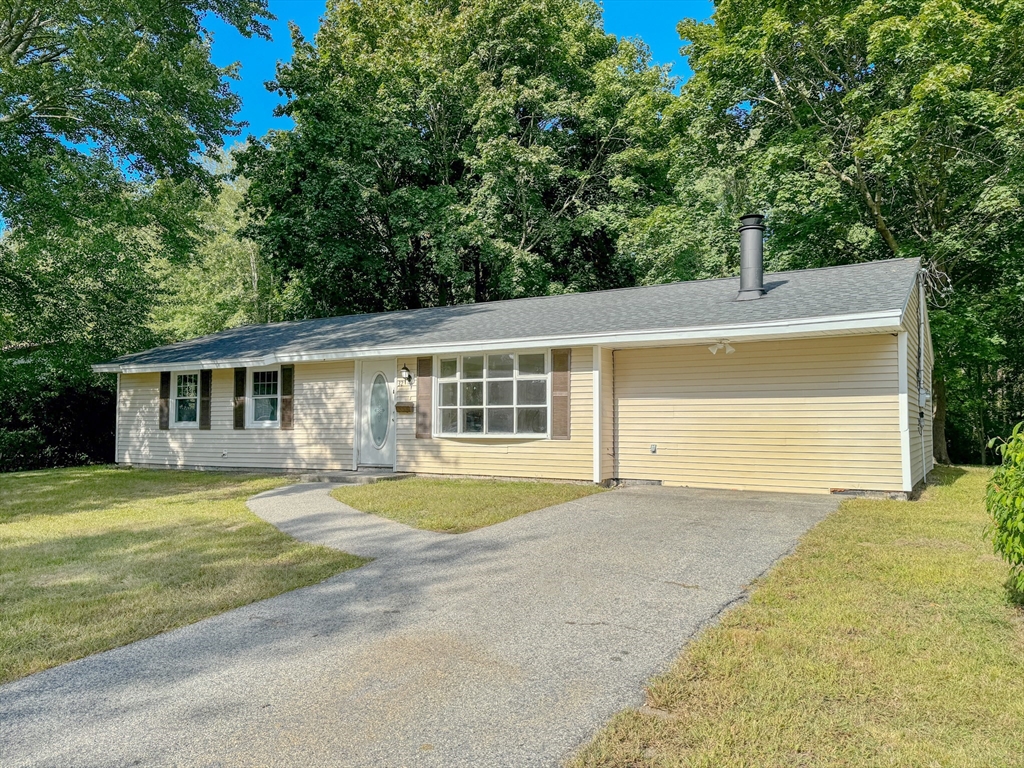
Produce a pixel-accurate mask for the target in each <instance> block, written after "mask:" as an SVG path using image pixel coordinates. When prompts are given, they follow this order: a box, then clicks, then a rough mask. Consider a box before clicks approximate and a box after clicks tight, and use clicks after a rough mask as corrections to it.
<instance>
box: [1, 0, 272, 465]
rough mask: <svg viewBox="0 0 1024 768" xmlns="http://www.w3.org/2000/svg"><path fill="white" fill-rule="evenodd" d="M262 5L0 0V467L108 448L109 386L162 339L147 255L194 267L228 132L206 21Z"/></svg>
mask: <svg viewBox="0 0 1024 768" xmlns="http://www.w3.org/2000/svg"><path fill="white" fill-rule="evenodd" d="M211 17H220V18H221V19H223V20H224V21H226V22H227V23H229V24H231V25H233V26H234V27H235V28H236V29H238V30H239V32H241V33H242V34H243V35H246V36H250V35H253V34H258V35H264V36H265V35H267V27H266V26H265V25H264V23H263V20H265V19H269V18H270V15H269V13H268V11H267V5H266V0H107V1H106V2H102V3H96V2H89V1H88V0H0V158H2V160H0V228H2V233H0V400H2V401H3V402H5V403H7V407H6V408H5V409H4V411H3V413H2V414H0V469H4V468H14V467H19V466H46V465H52V464H61V463H69V462H76V461H81V460H84V459H101V458H109V455H110V450H111V449H112V447H113V440H112V427H113V418H112V403H113V396H112V378H111V377H109V376H108V377H100V376H95V375H93V374H92V373H91V371H90V369H89V364H90V363H93V362H96V361H98V360H101V359H104V358H107V357H110V356H113V355H116V354H119V353H122V352H128V351H134V350H137V349H139V348H141V347H145V346H148V345H150V344H152V343H153V341H154V340H155V337H154V335H153V333H152V332H151V330H150V329H149V328H148V327H147V320H148V319H149V313H150V310H151V308H152V304H153V298H154V294H155V290H156V278H157V277H158V276H157V275H156V274H155V273H154V271H153V268H152V265H153V263H154V259H157V258H160V259H164V260H172V261H187V260H188V259H189V258H190V257H191V254H192V253H193V252H194V250H195V248H196V247H197V245H198V243H199V242H201V240H202V237H203V235H204V233H203V231H202V223H203V222H202V218H201V216H199V215H198V213H199V212H200V210H201V209H200V205H201V204H202V202H203V201H204V200H206V199H207V198H208V197H209V195H210V194H212V193H214V192H215V191H216V178H215V175H214V174H213V173H212V172H211V171H210V169H209V168H208V166H207V164H204V162H203V161H202V158H203V155H210V156H216V155H217V153H218V151H219V148H220V147H221V145H222V143H223V140H224V136H226V135H231V134H236V133H238V132H239V130H240V124H239V123H238V122H237V121H236V120H235V119H234V116H235V114H236V113H237V111H238V108H239V100H238V97H237V96H235V95H234V94H233V93H232V92H231V90H230V80H231V79H232V78H233V77H235V67H217V66H216V65H214V64H213V63H212V62H211V61H210V45H209V42H210V41H209V35H208V34H207V32H206V31H205V29H204V26H203V25H204V21H205V20H206V19H209V18H211Z"/></svg>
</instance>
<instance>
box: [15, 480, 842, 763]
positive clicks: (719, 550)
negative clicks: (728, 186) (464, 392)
mask: <svg viewBox="0 0 1024 768" xmlns="http://www.w3.org/2000/svg"><path fill="white" fill-rule="evenodd" d="M329 489H330V486H327V485H316V484H310V485H298V486H292V487H290V488H284V489H279V490H275V491H271V492H269V493H266V494H263V495H261V496H258V497H256V498H254V499H253V500H251V501H250V503H249V505H250V507H251V508H252V510H253V511H254V512H256V514H258V515H260V516H261V517H263V518H264V519H266V520H269V521H270V522H272V523H274V524H275V525H278V526H279V527H280V528H282V529H283V530H285V531H287V532H288V533H290V534H292V535H294V536H296V537H298V538H301V539H306V540H309V541H315V542H319V543H323V544H327V545H329V546H333V547H338V548H339V549H343V550H346V551H348V552H352V553H355V554H359V555H369V556H372V557H374V558H376V559H375V560H374V561H373V562H371V563H369V564H368V565H366V566H363V567H362V568H359V569H356V570H354V571H349V572H347V573H344V574H340V575H339V576H336V577H334V578H332V579H328V580H327V581H325V582H323V583H321V584H318V585H316V586H312V587H307V588H305V589H300V590H296V591H294V592H289V593H287V594H284V595H280V596H278V597H275V598H272V599H270V600H265V601H262V602H259V603H254V604H253V605H250V606H246V607H244V608H239V609H236V610H233V611H230V612H228V613H225V614H221V615H220V616H215V617H213V618H210V619H206V620H204V621H201V622H199V623H197V624H194V625H192V626H189V627H185V628H182V629H178V630H175V631H172V632H168V633H166V634H163V635H160V636H158V637H154V638H151V639H149V640H144V641H141V642H138V643H134V644H132V645H129V646H125V647H124V648H119V649H116V650H113V651H109V652H106V653H101V654H98V655H96V656H92V657H89V658H86V659H82V660H80V661H77V662H72V663H70V664H66V665H64V666H62V667H58V668H56V669H52V670H48V671H45V672H41V673H39V674H36V675H32V676H31V677H28V678H25V679H23V680H19V681H17V682H14V683H11V684H9V685H6V686H3V687H0V764H2V765H4V766H7V767H9V768H10V767H13V766H22V765H47V766H72V765H73V766H78V767H80V768H85V767H86V766H127V765H146V766H152V765H187V766H192V765H216V766H236V765H238V766H254V765H268V766H271V765H272V766H292V765H294V766H375V767H376V766H380V767H385V766H388V767H389V766H396V767H397V766H463V765H464V766H494V767H497V766H516V767H518V766H552V765H557V764H558V762H559V761H560V760H562V759H564V758H565V757H567V756H568V755H569V754H571V753H572V752H573V750H575V749H576V748H577V747H578V746H579V745H580V744H581V743H582V742H584V741H585V740H586V739H587V738H588V737H589V736H590V735H591V734H592V733H593V732H594V731H595V730H596V729H597V728H598V727H600V726H601V725H602V724H603V723H604V722H605V721H606V720H607V719H608V717H610V716H611V715H612V714H614V713H615V712H616V711H618V710H619V709H622V708H623V707H626V706H630V705H638V704H640V703H642V700H643V684H644V682H645V681H646V680H647V679H648V678H649V677H650V676H651V675H652V674H654V673H656V672H658V671H660V670H662V669H664V668H665V667H666V665H667V664H668V663H669V662H670V661H671V660H672V658H673V657H674V656H675V655H676V654H677V653H678V651H679V650H680V648H681V647H682V646H683V645H684V644H685V642H686V641H687V639H688V638H690V637H691V636H692V635H693V634H694V633H695V632H697V631H698V630H699V629H700V628H701V627H702V626H704V625H705V624H706V623H707V622H709V621H712V620H713V619H714V618H715V617H716V616H717V615H718V614H719V613H720V612H721V611H722V610H723V608H725V607H727V606H729V605H730V604H731V603H733V602H735V601H736V600H738V599H740V598H741V597H742V596H743V594H744V588H745V586H746V585H747V584H748V583H749V582H750V581H751V580H752V579H754V578H755V577H757V576H758V575H760V574H761V573H763V572H764V571H765V570H766V569H767V568H769V567H770V566H771V564H772V563H773V562H774V561H775V560H776V559H778V558H779V557H780V556H782V555H784V554H785V553H787V552H788V551H789V550H790V549H791V548H792V547H793V545H794V544H795V543H796V540H797V538H798V537H799V536H800V535H801V534H803V533H804V532H805V531H806V530H807V529H808V528H810V527H811V526H812V525H814V524H815V523H816V522H817V521H818V520H820V519H821V518H822V517H824V516H825V515H826V514H828V513H829V512H830V511H832V510H833V509H834V508H835V506H836V504H837V502H836V500H835V499H833V498H830V497H828V496H799V495H788V494H763V493H741V492H728V491H698V490H691V489H670V488H659V487H636V488H626V489H619V490H616V491H612V492H609V493H604V494H598V495H595V496H590V497H587V498H584V499H580V500H578V501H574V502H570V503H568V504H562V505H559V506H557V507H551V508H549V509H546V510H541V511H539V512H534V513H532V514H529V515H524V516H522V517H519V518H516V519H514V520H510V521H508V522H505V523H502V524H500V525H496V526H492V527H490V528H485V529H481V530H479V531H474V532H472V533H468V534H462V535H460V536H449V535H445V534H433V533H427V532H423V531H415V530H412V529H409V528H406V527H404V526H401V525H399V524H397V523H392V522H390V521H387V520H383V519H380V518H376V517H373V516H371V515H365V514H362V513H359V512H356V511H354V510H351V509H349V508H348V507H345V506H344V505H342V504H339V503H338V502H336V501H334V500H333V499H331V498H330V497H329V496H328V495H327V494H328V490H329Z"/></svg>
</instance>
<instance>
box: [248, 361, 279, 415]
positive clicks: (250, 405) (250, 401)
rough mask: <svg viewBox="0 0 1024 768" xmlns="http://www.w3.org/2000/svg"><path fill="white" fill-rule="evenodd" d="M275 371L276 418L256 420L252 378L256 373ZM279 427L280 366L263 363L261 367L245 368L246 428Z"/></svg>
mask: <svg viewBox="0 0 1024 768" xmlns="http://www.w3.org/2000/svg"><path fill="white" fill-rule="evenodd" d="M265 371H277V419H275V420H274V421H256V419H254V418H253V415H254V412H255V410H256V398H255V397H254V396H253V378H254V374H256V373H263V372H265ZM280 427H281V366H280V365H265V366H263V367H261V368H246V370H245V428H246V429H279V428H280Z"/></svg>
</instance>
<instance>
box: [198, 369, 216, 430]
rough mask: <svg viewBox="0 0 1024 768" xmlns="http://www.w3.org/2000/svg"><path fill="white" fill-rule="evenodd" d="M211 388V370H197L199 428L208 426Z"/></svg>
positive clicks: (207, 427)
mask: <svg viewBox="0 0 1024 768" xmlns="http://www.w3.org/2000/svg"><path fill="white" fill-rule="evenodd" d="M211 389H213V371H209V370H207V371H200V372H199V428H200V429H209V428H210V390H211Z"/></svg>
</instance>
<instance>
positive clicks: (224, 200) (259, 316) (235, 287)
mask: <svg viewBox="0 0 1024 768" xmlns="http://www.w3.org/2000/svg"><path fill="white" fill-rule="evenodd" d="M247 188H248V181H247V180H246V179H245V178H244V177H241V176H237V177H235V178H234V179H233V180H230V181H228V180H225V181H223V182H222V183H221V186H220V189H219V191H218V194H217V196H216V198H215V199H210V200H208V201H206V202H205V203H204V205H203V206H202V209H201V211H200V214H199V218H200V219H201V224H200V231H201V233H202V237H203V242H202V244H201V245H200V246H199V247H198V249H197V252H196V256H195V258H194V259H193V260H192V261H191V262H189V263H187V264H180V263H176V262H175V261H174V260H173V259H168V258H165V257H157V258H156V259H154V262H153V265H152V269H153V271H154V273H155V276H156V284H157V285H158V286H159V287H158V289H157V295H156V303H155V304H154V305H153V307H152V310H151V314H150V319H149V322H148V325H149V327H150V329H152V331H153V332H154V333H155V334H156V335H157V336H158V337H159V338H161V339H166V340H168V341H180V340H182V339H190V338H195V337H196V336H204V335H206V334H209V333H216V332H217V331H221V330H224V329H225V328H234V327H236V326H239V325H249V324H252V323H267V322H272V321H274V320H278V319H280V318H281V316H282V315H283V310H282V308H281V303H282V297H281V296H280V294H279V291H278V286H277V282H276V280H275V278H274V275H273V273H272V272H271V271H270V269H269V265H268V264H267V261H266V258H265V257H264V255H263V253H262V252H261V251H260V248H259V246H258V245H257V244H256V243H255V242H254V241H253V240H252V239H250V238H247V237H244V236H243V235H242V234H241V233H240V230H241V229H243V228H245V227H246V226H247V225H248V222H249V218H248V214H247V212H246V210H245V209H244V208H243V207H242V206H241V202H242V197H243V195H244V194H245V190H246V189H247Z"/></svg>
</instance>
